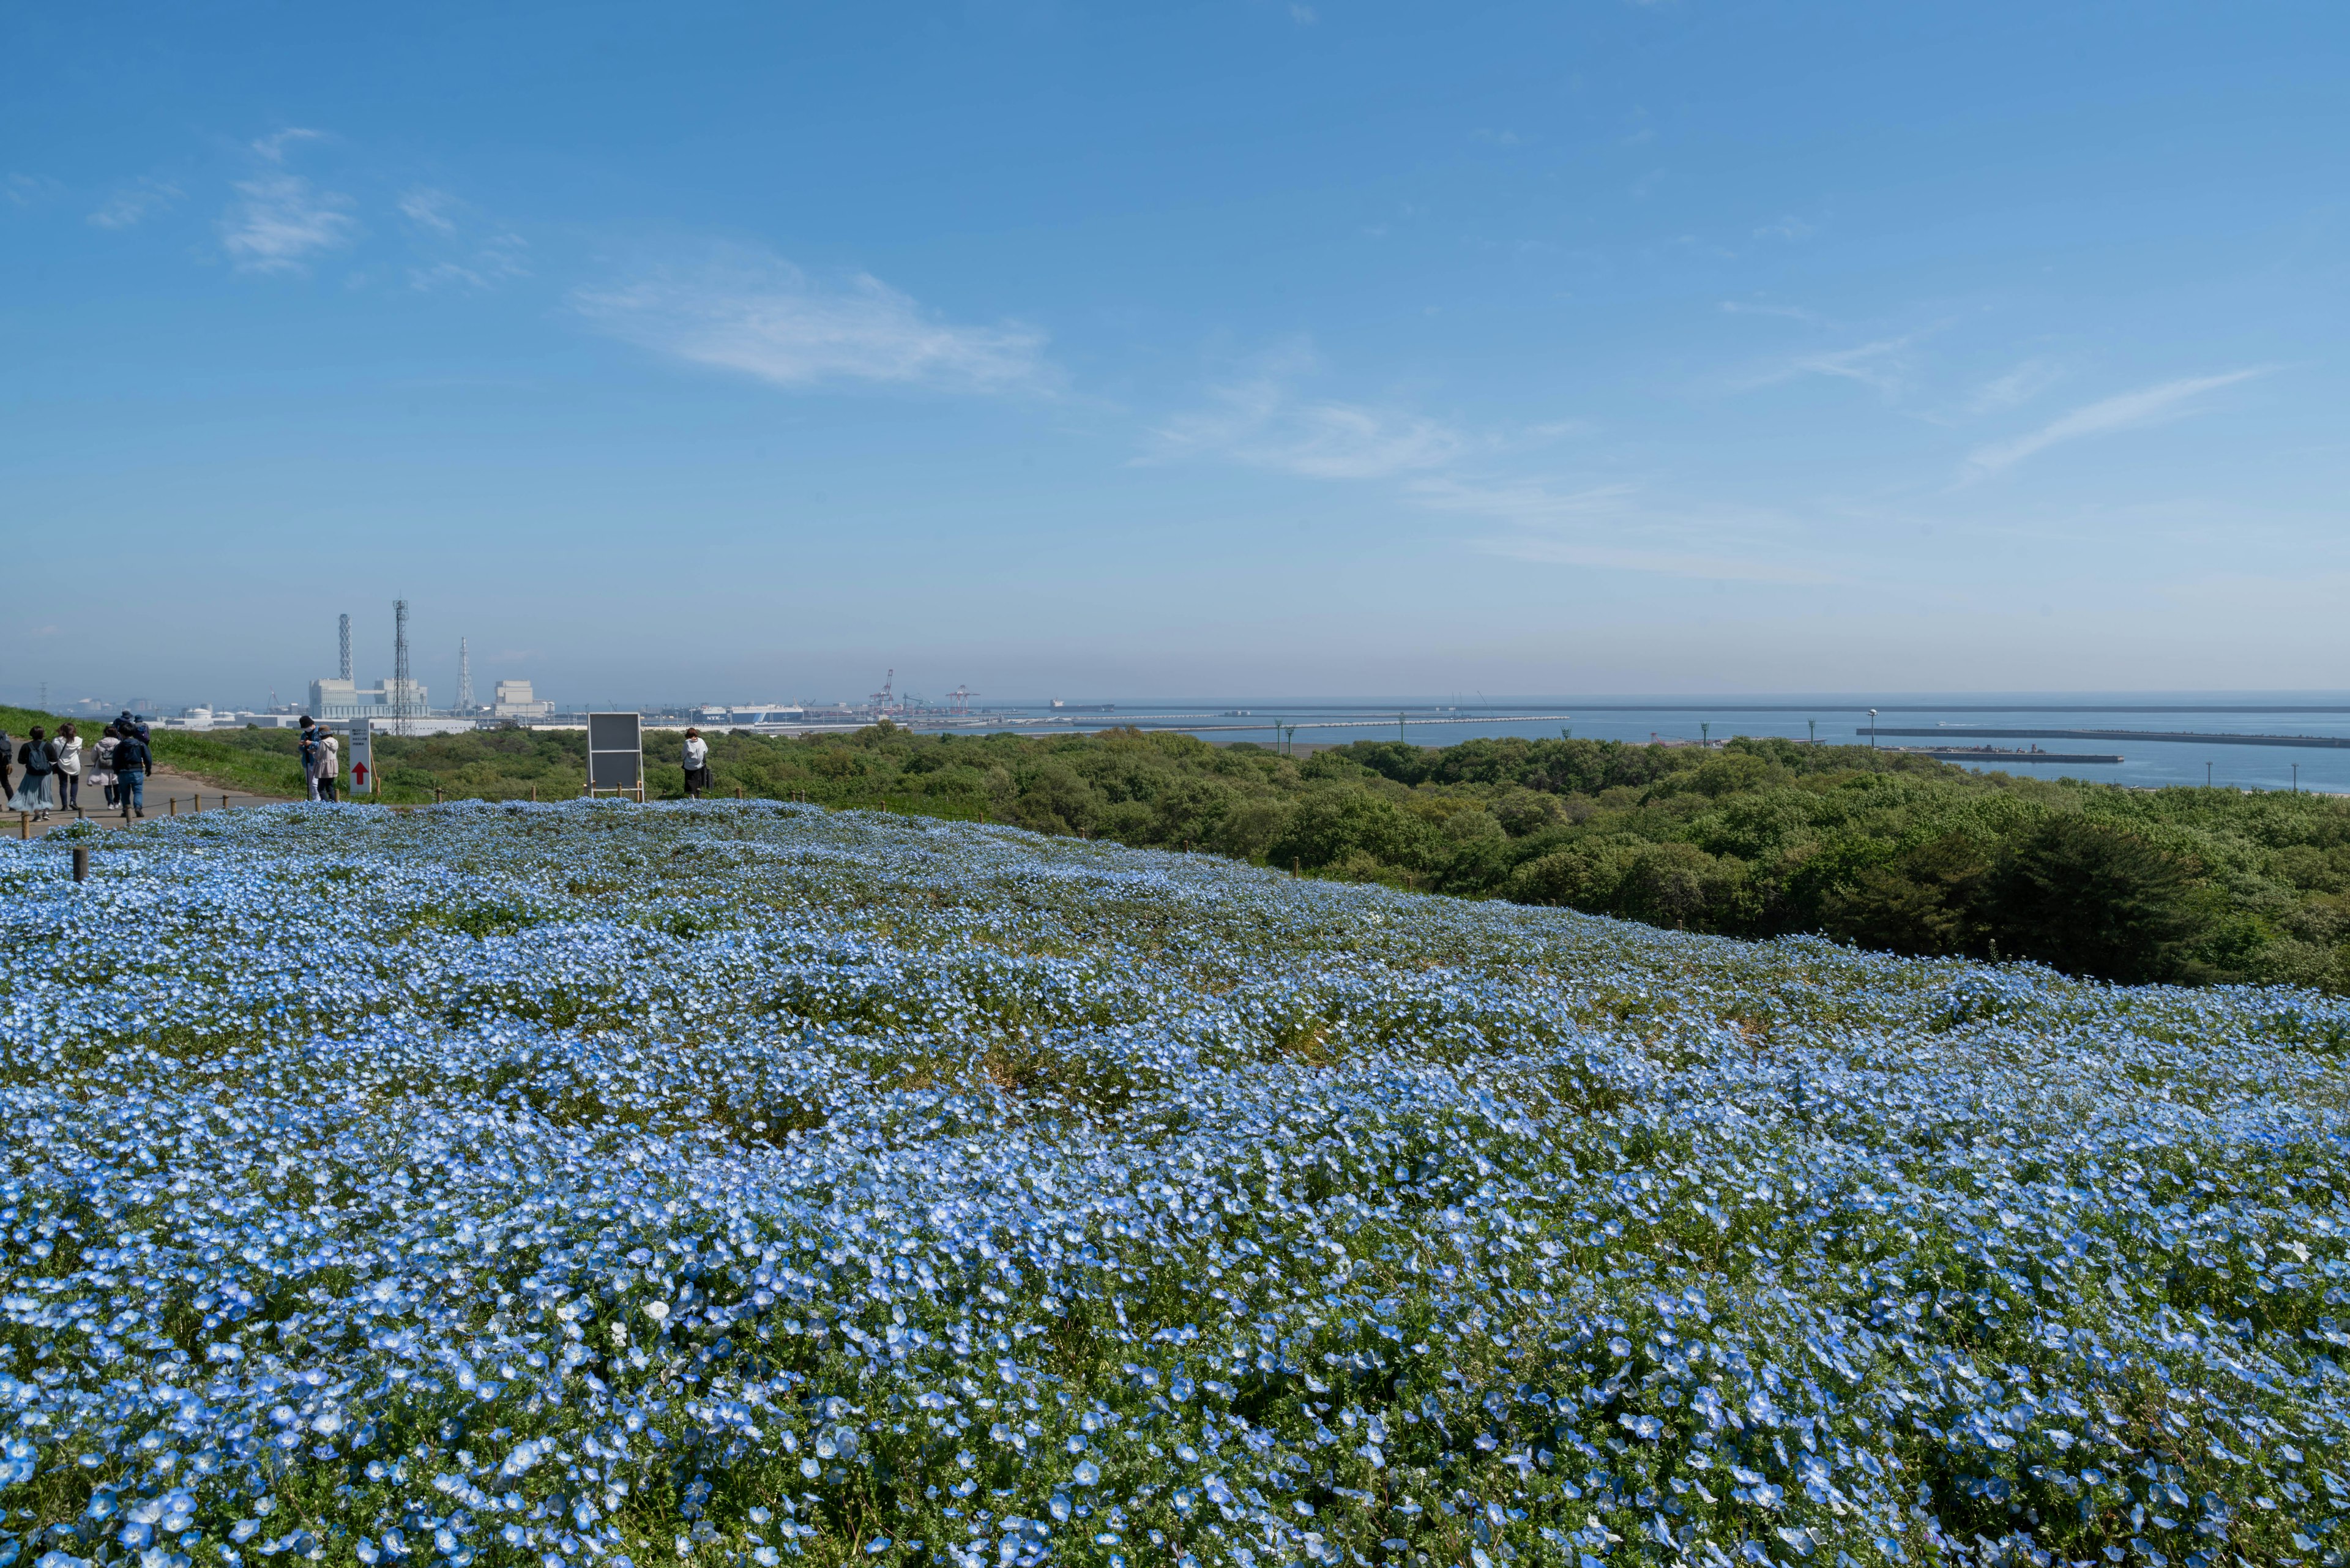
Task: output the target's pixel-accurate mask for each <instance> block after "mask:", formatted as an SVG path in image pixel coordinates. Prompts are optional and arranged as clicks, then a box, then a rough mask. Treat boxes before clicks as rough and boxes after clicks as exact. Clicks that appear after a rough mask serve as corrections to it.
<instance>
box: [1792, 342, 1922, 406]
mask: <svg viewBox="0 0 2350 1568" xmlns="http://www.w3.org/2000/svg"><path fill="white" fill-rule="evenodd" d="M1910 341H1911V340H1910V339H1909V338H1907V337H1882V338H1879V339H1877V341H1876V342H1874V343H1863V344H1861V345H1860V346H1859V347H1858V348H1838V349H1834V350H1831V351H1830V352H1828V353H1825V354H1805V355H1803V356H1801V357H1799V358H1797V359H1796V360H1795V362H1794V366H1793V368H1792V369H1791V370H1790V374H1803V375H1812V376H1835V377H1841V378H1843V379H1845V380H1847V381H1857V382H1859V383H1860V384H1861V385H1862V386H1864V387H1873V388H1875V389H1877V391H1880V392H1882V393H1884V394H1885V395H1886V396H1887V397H1896V396H1898V395H1899V394H1900V391H1901V389H1902V387H1903V386H1904V385H1905V384H1906V382H1907V379H1908V377H1907V364H1906V361H1905V360H1904V358H1903V351H1904V350H1906V349H1907V348H1908V347H1909V344H1910Z"/></svg>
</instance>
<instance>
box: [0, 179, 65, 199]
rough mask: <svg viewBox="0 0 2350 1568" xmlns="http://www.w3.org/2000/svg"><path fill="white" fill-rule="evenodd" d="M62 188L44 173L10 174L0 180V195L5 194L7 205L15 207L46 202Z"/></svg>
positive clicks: (62, 187) (62, 188)
mask: <svg viewBox="0 0 2350 1568" xmlns="http://www.w3.org/2000/svg"><path fill="white" fill-rule="evenodd" d="M64 189H65V187H64V186H62V185H60V184H58V183H57V182H56V181H55V180H52V179H50V178H49V177H48V176H47V175H46V174H11V175H9V176H8V178H7V179H6V180H5V181H0V195H5V196H6V197H7V198H8V203H9V205H11V206H15V207H29V206H32V205H34V204H35V203H36V202H46V201H47V200H48V199H49V198H50V197H52V196H55V195H56V194H57V192H60V191H62V190H64Z"/></svg>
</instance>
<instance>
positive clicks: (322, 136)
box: [253, 125, 327, 163]
mask: <svg viewBox="0 0 2350 1568" xmlns="http://www.w3.org/2000/svg"><path fill="white" fill-rule="evenodd" d="M326 137H327V133H326V132H325V131H323V130H305V129H304V128H302V127H301V126H298V125H289V126H287V127H286V129H285V130H274V131H271V132H270V133H269V134H268V135H267V136H264V137H260V138H257V139H256V140H255V141H254V143H253V151H255V153H257V154H258V155H259V156H260V157H262V158H263V159H265V161H269V162H271V163H283V162H285V161H286V149H288V148H290V147H294V146H296V145H298V144H300V143H302V142H305V141H323V140H326Z"/></svg>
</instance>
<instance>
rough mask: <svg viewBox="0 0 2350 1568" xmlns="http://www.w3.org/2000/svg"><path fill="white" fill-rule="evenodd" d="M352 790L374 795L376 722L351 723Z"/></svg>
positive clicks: (355, 721)
mask: <svg viewBox="0 0 2350 1568" xmlns="http://www.w3.org/2000/svg"><path fill="white" fill-rule="evenodd" d="M350 766H351V790H352V792H353V793H354V794H375V792H376V778H375V721H374V720H372V719H354V720H352V721H351V763H350Z"/></svg>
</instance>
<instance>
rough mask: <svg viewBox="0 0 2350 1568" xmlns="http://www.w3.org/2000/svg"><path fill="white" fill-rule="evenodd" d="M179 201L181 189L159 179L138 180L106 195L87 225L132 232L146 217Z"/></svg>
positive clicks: (90, 216)
mask: <svg viewBox="0 0 2350 1568" xmlns="http://www.w3.org/2000/svg"><path fill="white" fill-rule="evenodd" d="M179 199H180V188H179V187H178V186H177V185H167V184H165V183H164V182H162V181H161V180H141V181H140V182H137V183H136V184H132V185H126V186H124V187H123V188H122V189H121V190H120V191H117V192H115V193H114V194H113V195H111V196H109V197H108V198H107V199H106V201H105V202H104V203H103V204H102V205H101V206H99V209H98V210H97V211H96V212H94V213H90V215H89V222H90V223H91V225H92V226H93V227H95V228H100V229H134V228H137V227H138V226H139V225H140V223H142V222H144V221H145V219H146V217H147V214H149V213H152V212H155V211H157V210H158V209H160V208H163V207H168V206H170V205H171V204H172V202H176V201H178V200H179Z"/></svg>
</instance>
